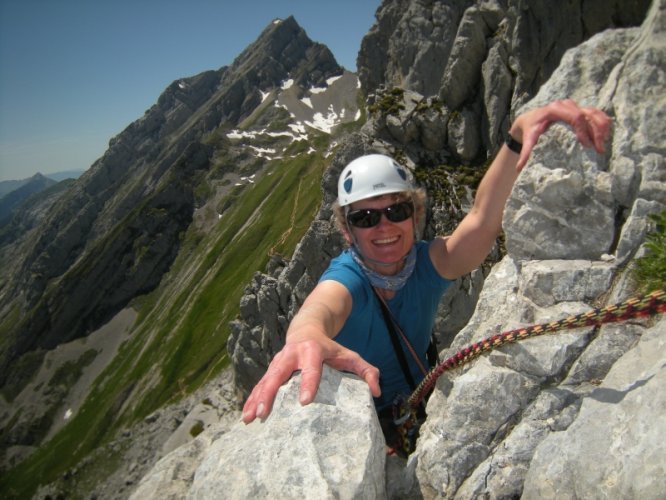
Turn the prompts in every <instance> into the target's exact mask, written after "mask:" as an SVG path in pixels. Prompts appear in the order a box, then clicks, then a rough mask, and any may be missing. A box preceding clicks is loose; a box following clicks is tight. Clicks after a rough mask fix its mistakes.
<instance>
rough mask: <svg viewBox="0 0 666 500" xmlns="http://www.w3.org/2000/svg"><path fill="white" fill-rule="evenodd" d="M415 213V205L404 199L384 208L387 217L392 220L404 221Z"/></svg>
mask: <svg viewBox="0 0 666 500" xmlns="http://www.w3.org/2000/svg"><path fill="white" fill-rule="evenodd" d="M412 213H414V205H412V204H411V203H410V202H409V201H403V202H402V203H396V204H395V205H391V206H390V207H387V208H386V209H385V210H384V214H385V215H386V218H387V219H388V220H390V221H391V222H402V221H404V220H407V219H409V218H410V217H411V216H412Z"/></svg>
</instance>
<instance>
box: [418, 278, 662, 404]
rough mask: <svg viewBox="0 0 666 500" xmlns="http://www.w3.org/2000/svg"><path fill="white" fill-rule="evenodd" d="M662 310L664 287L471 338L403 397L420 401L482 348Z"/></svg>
mask: <svg viewBox="0 0 666 500" xmlns="http://www.w3.org/2000/svg"><path fill="white" fill-rule="evenodd" d="M663 312H666V292H665V291H664V290H655V291H654V292H652V293H649V294H647V295H643V296H641V297H634V298H630V299H628V300H625V301H624V302H620V303H618V304H612V305H608V306H606V307H603V308H598V309H592V310H590V311H587V312H584V313H582V314H578V315H576V316H569V317H567V318H564V319H561V320H558V321H551V322H550V323H542V324H539V325H532V326H529V327H525V328H517V329H515V330H509V331H506V332H503V333H499V334H496V335H492V336H490V337H487V338H485V339H483V340H480V341H478V342H475V343H473V344H471V345H469V346H467V347H464V348H463V349H461V350H460V351H458V352H457V353H455V354H454V355H453V356H450V357H449V358H447V359H445V360H444V361H442V362H441V363H440V364H438V365H437V366H435V367H434V368H433V369H432V370H430V372H428V374H427V375H426V376H425V377H424V379H423V380H422V381H421V383H420V384H419V385H418V386H417V387H416V389H415V390H414V392H413V393H412V395H411V396H410V397H409V398H408V399H407V406H408V407H409V408H416V407H418V405H419V404H420V403H421V401H423V399H424V398H425V396H426V394H428V392H429V391H430V390H431V389H432V388H433V387H434V386H435V383H436V382H437V378H438V377H440V376H441V375H442V374H443V373H444V372H445V371H447V370H451V369H453V368H457V367H459V366H462V365H464V364H466V363H469V362H470V361H471V360H473V359H475V358H478V357H479V356H480V355H481V354H483V353H484V352H488V351H491V350H493V349H496V348H498V347H500V346H502V345H504V344H508V343H511V342H518V341H520V340H524V339H527V338H530V337H537V336H539V335H544V334H546V333H553V332H557V331H561V330H571V329H573V328H582V327H585V326H598V325H602V324H604V323H614V322H619V321H626V320H628V319H631V318H639V317H643V316H650V315H653V314H659V313H663Z"/></svg>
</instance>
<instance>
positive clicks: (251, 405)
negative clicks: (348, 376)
mask: <svg viewBox="0 0 666 500" xmlns="http://www.w3.org/2000/svg"><path fill="white" fill-rule="evenodd" d="M322 363H326V364H328V365H329V366H331V367H332V368H335V369H337V370H341V371H347V372H351V373H354V374H356V375H358V376H359V377H361V378H362V379H364V380H365V381H366V383H367V384H368V386H369V387H370V392H371V393H372V395H373V396H375V397H378V396H379V395H380V389H379V370H378V369H377V368H376V367H374V366H372V365H371V364H369V363H368V362H366V361H365V360H364V359H363V358H361V356H359V355H358V354H357V353H355V352H354V351H351V350H349V349H347V348H345V347H343V346H341V345H340V344H338V343H337V342H335V341H333V340H331V339H318V340H303V341H300V342H293V343H288V344H287V345H285V346H284V348H283V349H282V350H281V351H280V352H278V353H277V354H276V355H275V357H274V358H273V360H272V361H271V364H270V365H269V366H268V370H267V371H266V373H265V374H264V376H263V377H262V378H261V380H260V381H259V383H258V384H257V385H256V386H255V387H254V389H252V393H251V394H250V396H249V397H248V398H247V401H246V402H245V405H244V406H243V415H242V420H243V422H245V423H246V424H248V423H250V422H252V421H253V420H254V419H255V418H261V419H263V418H266V417H267V416H268V414H269V413H270V411H271V408H272V407H273V400H274V399H275V395H276V394H277V391H278V389H279V388H280V386H281V385H282V384H284V383H285V382H286V381H287V380H289V378H290V377H291V375H292V374H293V373H294V372H295V371H297V370H300V371H301V387H300V394H299V401H300V403H301V404H302V405H306V404H309V403H311V402H312V400H313V399H314V397H315V394H316V393H317V389H318V387H319V381H320V379H321V372H322Z"/></svg>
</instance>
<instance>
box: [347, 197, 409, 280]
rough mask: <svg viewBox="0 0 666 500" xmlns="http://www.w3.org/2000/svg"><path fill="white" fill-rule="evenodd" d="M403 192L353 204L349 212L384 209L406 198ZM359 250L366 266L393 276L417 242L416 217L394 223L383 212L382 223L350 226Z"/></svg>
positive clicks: (380, 221) (349, 228)
mask: <svg viewBox="0 0 666 500" xmlns="http://www.w3.org/2000/svg"><path fill="white" fill-rule="evenodd" d="M406 199H407V198H406V197H405V196H404V195H399V194H388V195H384V196H378V197H376V198H370V199H367V200H361V201H358V202H355V203H352V205H351V206H350V211H353V210H359V209H368V208H374V209H384V208H386V207H389V206H391V205H393V204H394V203H397V202H400V201H405V200H406ZM348 230H350V231H351V232H352V236H353V239H354V242H355V244H356V247H357V248H358V251H359V253H360V254H361V256H362V257H363V260H364V261H365V263H366V265H367V266H368V267H369V268H371V269H373V270H374V271H376V272H378V273H381V274H385V275H393V274H396V273H398V272H399V271H400V270H401V269H402V267H403V266H404V257H405V255H407V253H409V251H410V250H411V248H412V246H413V245H414V219H413V217H409V218H407V219H406V220H404V221H402V222H391V221H389V220H388V219H387V218H386V215H382V216H381V218H380V220H379V224H377V225H376V226H372V227H368V228H358V227H354V226H351V225H349V226H348Z"/></svg>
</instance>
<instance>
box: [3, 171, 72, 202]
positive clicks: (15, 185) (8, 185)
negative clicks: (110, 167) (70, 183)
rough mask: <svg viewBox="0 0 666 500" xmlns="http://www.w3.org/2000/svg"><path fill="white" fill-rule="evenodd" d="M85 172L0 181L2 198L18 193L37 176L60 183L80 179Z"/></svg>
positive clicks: (64, 172)
mask: <svg viewBox="0 0 666 500" xmlns="http://www.w3.org/2000/svg"><path fill="white" fill-rule="evenodd" d="M83 172H85V170H63V171H62V172H54V173H52V174H42V173H41V172H37V173H36V174H35V175H33V176H32V177H26V178H25V179H20V180H9V181H0V198H3V197H4V196H5V195H7V194H9V193H11V192H12V191H16V190H17V189H19V188H20V187H21V186H24V185H25V184H28V183H29V182H31V181H32V180H33V179H34V178H35V177H36V176H42V177H46V178H47V179H51V180H54V181H56V182H60V181H63V180H65V179H78V178H79V177H80V176H81V174H82V173H83Z"/></svg>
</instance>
